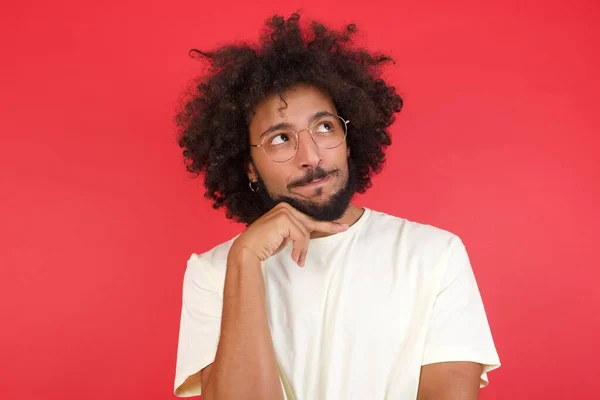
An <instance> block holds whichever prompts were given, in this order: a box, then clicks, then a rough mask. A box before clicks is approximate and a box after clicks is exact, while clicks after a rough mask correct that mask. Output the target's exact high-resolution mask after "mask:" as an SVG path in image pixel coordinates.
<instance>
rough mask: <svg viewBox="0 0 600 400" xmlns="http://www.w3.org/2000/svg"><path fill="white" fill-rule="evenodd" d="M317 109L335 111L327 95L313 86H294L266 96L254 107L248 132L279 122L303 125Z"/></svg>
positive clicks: (263, 128)
mask: <svg viewBox="0 0 600 400" xmlns="http://www.w3.org/2000/svg"><path fill="white" fill-rule="evenodd" d="M319 111H328V112H330V113H332V114H335V113H336V110H335V106H334V105H333V101H332V100H331V98H330V97H329V95H327V94H326V93H325V92H323V91H321V90H319V89H318V88H316V87H314V86H308V85H299V86H295V87H293V88H290V89H288V90H287V91H285V92H284V93H281V94H278V93H276V94H272V95H270V96H268V97H266V98H265V99H264V100H263V101H261V102H260V103H259V104H258V105H257V106H256V107H255V109H254V112H255V113H254V116H253V117H252V119H251V121H250V132H251V133H252V132H253V131H258V132H262V131H264V130H266V129H268V128H269V127H270V126H271V125H273V124H278V123H280V122H287V123H289V124H293V125H297V126H298V127H303V126H305V125H306V123H307V121H308V119H309V118H310V117H311V116H312V115H314V114H315V113H316V112H319Z"/></svg>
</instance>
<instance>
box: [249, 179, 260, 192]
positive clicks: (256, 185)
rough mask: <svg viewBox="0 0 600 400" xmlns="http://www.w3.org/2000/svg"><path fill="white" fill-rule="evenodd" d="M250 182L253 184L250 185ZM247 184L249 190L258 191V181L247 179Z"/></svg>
mask: <svg viewBox="0 0 600 400" xmlns="http://www.w3.org/2000/svg"><path fill="white" fill-rule="evenodd" d="M252 184H254V185H255V186H252ZM248 186H250V190H252V191H253V192H258V189H259V186H258V182H252V181H249V182H248Z"/></svg>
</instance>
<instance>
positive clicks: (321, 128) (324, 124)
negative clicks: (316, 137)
mask: <svg viewBox="0 0 600 400" xmlns="http://www.w3.org/2000/svg"><path fill="white" fill-rule="evenodd" d="M334 130H335V124H334V123H333V122H331V121H320V122H318V123H317V127H316V129H315V132H318V133H329V132H332V131H334Z"/></svg>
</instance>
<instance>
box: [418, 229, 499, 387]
mask: <svg viewBox="0 0 600 400" xmlns="http://www.w3.org/2000/svg"><path fill="white" fill-rule="evenodd" d="M440 266H441V267H442V268H441V270H439V273H440V274H441V275H440V277H441V278H440V280H439V284H438V287H437V292H436V293H437V295H436V299H435V303H434V305H433V312H432V314H431V319H430V322H429V326H428V330H427V336H426V339H425V349H424V354H423V361H422V365H427V364H432V363H437V362H447V361H470V362H476V363H479V364H482V365H483V370H482V373H481V380H480V387H484V386H486V385H487V384H488V377H487V373H488V372H489V371H491V370H493V369H496V368H498V367H499V366H500V359H499V357H498V353H497V351H496V347H495V345H494V341H493V339H492V334H491V331H490V326H489V324H488V320H487V316H486V313H485V309H484V306H483V301H482V299H481V294H480V292H479V288H478V286H477V282H476V280H475V275H474V274H473V270H472V268H471V263H470V260H469V256H468V255H467V251H466V249H465V246H464V244H463V242H462V241H461V240H460V238H459V237H456V236H455V237H454V238H453V240H452V242H451V246H450V249H449V251H448V253H447V254H446V257H445V260H442V262H441V263H440Z"/></svg>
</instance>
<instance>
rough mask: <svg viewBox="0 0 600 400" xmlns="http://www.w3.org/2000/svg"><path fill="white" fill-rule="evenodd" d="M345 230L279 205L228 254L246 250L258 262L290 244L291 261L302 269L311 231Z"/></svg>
mask: <svg viewBox="0 0 600 400" xmlns="http://www.w3.org/2000/svg"><path fill="white" fill-rule="evenodd" d="M346 229H348V225H347V224H339V223H337V222H324V221H315V220H314V219H312V218H310V217H309V216H307V215H305V214H302V213H301V212H300V211H298V210H296V209H295V208H294V207H292V206H290V205H289V204H287V203H279V204H278V205H276V206H275V207H273V209H272V210H271V211H269V212H267V213H266V214H265V215H263V216H262V217H260V218H259V219H257V220H256V221H254V223H252V224H251V225H250V226H249V227H248V228H246V230H245V231H244V232H243V233H242V234H241V235H240V236H239V237H238V238H237V239H236V240H235V242H234V243H233V245H232V248H231V250H230V251H240V250H247V251H250V253H252V254H253V255H255V256H256V257H257V258H258V259H259V260H260V261H265V260H266V259H267V258H269V257H271V256H273V255H275V254H277V253H279V252H280V251H281V250H283V248H285V246H287V244H288V243H289V242H290V241H293V242H294V248H293V250H292V260H294V262H296V263H297V264H298V265H299V266H303V265H304V261H305V260H306V253H307V251H308V243H309V242H308V241H309V239H310V233H311V232H323V233H331V234H333V233H339V232H343V231H345V230H346Z"/></svg>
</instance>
